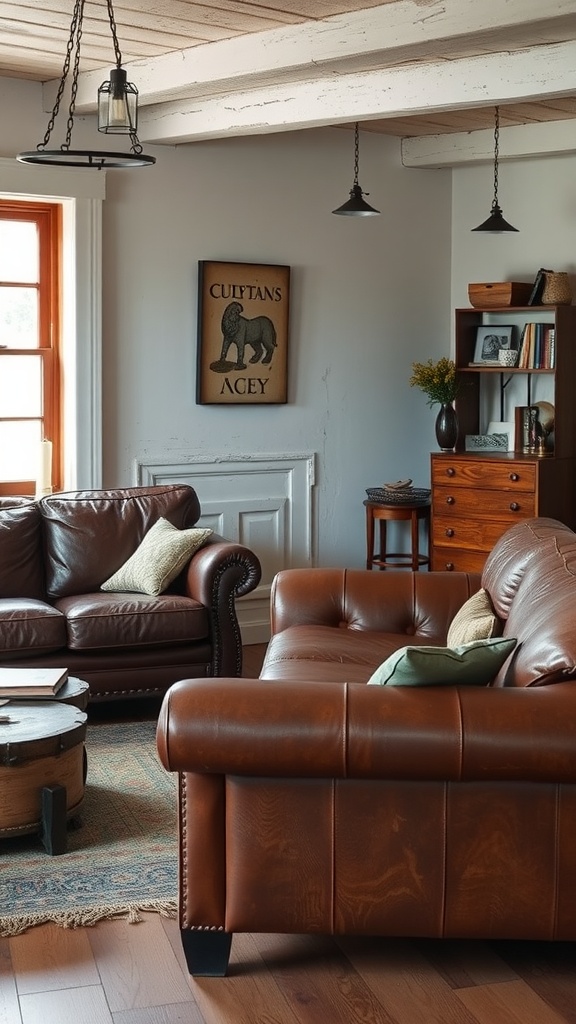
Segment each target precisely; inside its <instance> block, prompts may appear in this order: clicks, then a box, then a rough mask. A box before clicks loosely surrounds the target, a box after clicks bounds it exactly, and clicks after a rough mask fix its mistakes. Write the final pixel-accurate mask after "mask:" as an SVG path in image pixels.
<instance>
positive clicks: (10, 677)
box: [0, 668, 68, 701]
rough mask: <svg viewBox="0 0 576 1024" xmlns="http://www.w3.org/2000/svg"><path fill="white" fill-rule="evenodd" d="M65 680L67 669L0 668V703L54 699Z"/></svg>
mask: <svg viewBox="0 0 576 1024" xmlns="http://www.w3.org/2000/svg"><path fill="white" fill-rule="evenodd" d="M67 679H68V669H67V668H0V701H1V700H2V699H6V700H10V699H12V700H13V699H15V698H19V699H21V698H22V697H55V696H56V694H57V693H58V691H59V690H60V689H61V687H62V686H64V683H65V682H66V680H67Z"/></svg>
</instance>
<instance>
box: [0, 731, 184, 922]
mask: <svg viewBox="0 0 576 1024" xmlns="http://www.w3.org/2000/svg"><path fill="white" fill-rule="evenodd" d="M155 732H156V723H155V722H153V721H150V722H122V723H114V724H110V723H104V724H103V723H100V722H96V723H90V722H89V724H88V729H87V735H86V749H87V753H88V776H87V779H86V794H85V798H84V803H83V805H82V808H81V810H80V812H79V816H78V819H77V820H76V821H75V822H73V823H70V824H69V827H68V852H67V853H65V854H62V855H60V856H57V857H50V856H49V855H48V854H46V853H45V852H44V848H43V847H42V845H41V843H40V840H39V839H38V837H37V836H24V837H21V838H18V839H16V838H12V839H2V840H0V935H18V934H19V933H20V932H23V931H26V929H27V928H31V927H33V926H34V925H38V924H43V923H45V922H47V921H53V922H54V923H56V924H58V925H61V926H62V927H64V928H75V927H78V926H81V925H92V924H95V923H96V922H97V921H99V920H102V918H107V917H126V918H127V919H128V920H130V921H138V920H140V911H156V912H158V913H161V914H164V915H166V916H170V917H173V916H174V915H175V910H176V893H177V873H178V853H177V840H176V776H174V775H172V774H170V773H169V772H166V771H165V770H164V768H163V767H162V765H161V764H160V761H159V759H158V755H157V753H156V741H155Z"/></svg>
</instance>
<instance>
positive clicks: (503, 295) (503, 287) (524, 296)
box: [468, 281, 532, 309]
mask: <svg viewBox="0 0 576 1024" xmlns="http://www.w3.org/2000/svg"><path fill="white" fill-rule="evenodd" d="M531 291H532V285H531V284H525V283H524V282H522V281H492V282H489V283H487V284H469V285H468V298H469V300H470V305H471V306H474V307H475V308H476V309H493V308H496V309H498V308H500V307H501V306H522V305H524V303H525V302H528V299H529V298H530V293H531Z"/></svg>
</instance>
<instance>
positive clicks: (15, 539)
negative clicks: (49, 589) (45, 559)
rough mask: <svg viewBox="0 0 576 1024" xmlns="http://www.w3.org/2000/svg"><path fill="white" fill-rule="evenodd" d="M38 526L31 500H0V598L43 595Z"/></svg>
mask: <svg viewBox="0 0 576 1024" xmlns="http://www.w3.org/2000/svg"><path fill="white" fill-rule="evenodd" d="M41 525H42V522H41V517H40V512H39V510H38V506H37V505H36V504H35V502H33V501H30V500H26V499H19V498H15V499H8V498H3V499H1V500H0V598H4V597H9V598H11V597H24V598H34V599H36V600H42V598H43V597H44V567H43V564H42V547H41V537H42V534H41Z"/></svg>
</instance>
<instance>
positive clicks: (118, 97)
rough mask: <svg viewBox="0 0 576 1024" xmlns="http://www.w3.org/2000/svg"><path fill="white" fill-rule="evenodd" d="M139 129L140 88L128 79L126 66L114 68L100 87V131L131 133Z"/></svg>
mask: <svg viewBox="0 0 576 1024" xmlns="http://www.w3.org/2000/svg"><path fill="white" fill-rule="evenodd" d="M137 130H138V89H137V88H136V86H135V85H132V82H128V81H127V80H126V72H125V70H124V68H122V67H116V68H112V71H111V72H110V78H109V79H108V81H107V82H102V85H101V86H100V88H99V89H98V131H99V132H106V134H110V135H131V134H132V132H135V131H137Z"/></svg>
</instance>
